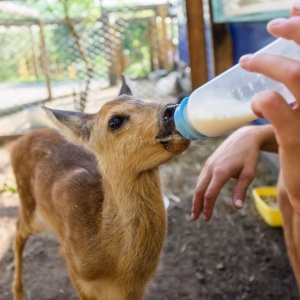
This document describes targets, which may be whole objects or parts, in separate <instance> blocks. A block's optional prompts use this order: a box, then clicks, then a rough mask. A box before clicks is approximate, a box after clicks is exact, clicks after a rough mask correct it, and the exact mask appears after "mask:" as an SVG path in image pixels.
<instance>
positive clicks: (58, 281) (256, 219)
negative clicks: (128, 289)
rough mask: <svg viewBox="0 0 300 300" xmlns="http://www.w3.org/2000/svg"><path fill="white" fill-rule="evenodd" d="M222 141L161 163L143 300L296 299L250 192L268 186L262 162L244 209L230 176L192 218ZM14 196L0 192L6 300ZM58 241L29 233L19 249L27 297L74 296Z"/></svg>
mask: <svg viewBox="0 0 300 300" xmlns="http://www.w3.org/2000/svg"><path fill="white" fill-rule="evenodd" d="M222 140H223V139H222V138H217V139H210V140H207V141H204V142H201V143H200V142H197V143H194V144H192V145H191V147H190V148H189V149H188V150H187V151H186V152H185V153H183V154H182V155H181V156H179V157H177V158H176V159H174V160H172V161H170V162H168V163H167V164H166V165H164V166H162V167H161V173H162V178H163V185H164V193H165V195H166V196H167V197H168V198H169V200H170V206H169V208H168V219H169V229H168V236H167V241H166V244H165V247H164V251H163V256H162V260H161V266H160V268H159V270H158V272H157V274H156V276H155V277H154V278H153V281H152V282H151V285H150V288H149V292H148V295H147V297H146V300H173V299H185V300H196V299H200V300H218V299H220V300H221V299H228V300H239V299H251V300H256V299H257V300H260V299H263V300H271V299H278V300H288V299H293V300H298V299H300V297H299V294H298V290H297V287H296V282H295V279H294V276H293V273H292V269H291V267H290V264H289V260H288V257H287V253H286V247H285V244H284V239H283V231H282V229H281V228H271V227H269V226H268V225H266V223H264V221H263V220H262V218H261V217H260V215H259V214H258V213H257V211H256V209H255V206H254V202H253V199H252V196H251V189H252V188H253V187H257V186H266V185H274V184H275V179H274V178H273V177H272V175H271V173H270V172H269V170H268V168H267V167H266V166H265V165H263V164H262V163H260V165H259V167H258V170H257V176H256V178H255V180H254V181H253V183H252V184H251V186H250V188H249V190H248V196H247V200H246V203H245V205H244V207H243V208H242V209H240V210H237V209H235V208H233V206H232V203H231V193H232V188H233V186H234V181H230V182H229V183H228V184H227V185H226V186H225V187H224V189H223V190H222V192H221V194H220V196H219V198H218V200H217V203H216V208H215V210H214V215H213V218H212V220H211V221H209V222H204V221H203V218H200V219H199V220H197V221H196V222H192V221H191V220H190V209H191V201H192V196H193V192H194V187H195V184H196V180H197V176H198V174H199V172H200V170H201V168H202V167H203V165H204V162H205V160H206V159H207V157H208V156H209V155H210V154H211V153H212V152H213V150H214V149H215V148H216V147H217V146H218V145H219V144H220V143H221V142H222ZM0 158H1V161H0V172H1V174H0V180H1V181H0V187H1V186H2V185H3V184H4V183H7V184H8V185H13V184H14V179H13V176H12V174H11V168H10V165H9V162H8V155H7V152H6V151H5V149H4V148H1V149H0ZM18 205H19V202H18V197H17V194H12V193H11V192H10V191H6V192H2V193H0V299H1V300H10V299H12V295H11V282H12V277H13V271H14V267H13V252H12V249H11V248H12V238H13V235H14V230H15V220H16V214H17V212H18ZM57 249H58V244H57V242H56V240H55V238H54V237H53V236H51V235H50V234H48V233H47V234H40V235H35V236H32V237H31V238H30V239H29V241H28V243H27V244H26V248H25V252H24V270H23V274H24V284H25V294H26V299H27V300H73V299H78V297H77V295H76V292H75V290H74V289H73V287H72V285H71V284H70V281H69V279H68V275H67V273H66V268H65V265H64V262H63V260H62V259H61V258H60V256H59V254H58V251H57Z"/></svg>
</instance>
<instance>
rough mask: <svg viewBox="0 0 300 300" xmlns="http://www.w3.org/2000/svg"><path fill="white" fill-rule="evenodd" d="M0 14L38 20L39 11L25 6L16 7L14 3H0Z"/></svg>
mask: <svg viewBox="0 0 300 300" xmlns="http://www.w3.org/2000/svg"><path fill="white" fill-rule="evenodd" d="M0 13H3V14H8V15H17V16H22V17H25V18H30V19H38V18H39V11H38V10H37V9H33V8H29V7H26V6H20V5H16V4H14V3H8V2H2V3H1V2H0Z"/></svg>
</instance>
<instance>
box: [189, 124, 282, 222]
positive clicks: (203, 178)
mask: <svg viewBox="0 0 300 300" xmlns="http://www.w3.org/2000/svg"><path fill="white" fill-rule="evenodd" d="M274 144H276V142H275V140H274V133H273V129H272V126H270V125H265V126H246V127H242V128H240V129H238V130H236V131H235V132H234V133H233V134H232V135H230V136H229V137H228V138H227V139H226V140H225V141H224V142H223V143H222V144H221V146H219V147H218V148H217V149H216V151H215V152H214V153H213V154H212V155H211V156H210V157H209V158H208V160H207V161H206V163H205V165H204V168H203V169H202V171H201V173H200V175H199V178H198V182H197V185H196V189H195V193H194V198H193V207H192V219H193V220H196V219H197V218H198V217H199V215H200V213H202V212H203V215H204V219H205V221H208V220H209V219H210V218H211V216H212V211H213V208H214V204H215V201H216V199H217V197H218V195H219V193H220V191H221V189H222V188H223V186H224V185H225V184H226V183H227V182H228V181H229V180H230V179H231V178H234V179H237V181H236V184H235V186H234V189H233V195H232V201H233V204H234V206H235V207H236V208H241V207H242V205H243V202H244V200H245V196H246V192H247V189H248V187H249V184H250V183H251V181H252V180H253V178H254V176H255V171H256V166H257V163H258V157H259V150H260V149H262V148H265V150H270V151H276V149H277V147H276V146H277V145H274Z"/></svg>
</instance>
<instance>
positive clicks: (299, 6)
mask: <svg viewBox="0 0 300 300" xmlns="http://www.w3.org/2000/svg"><path fill="white" fill-rule="evenodd" d="M290 12H291V15H292V16H299V15H300V2H297V3H294V5H293V6H292V7H291V10H290Z"/></svg>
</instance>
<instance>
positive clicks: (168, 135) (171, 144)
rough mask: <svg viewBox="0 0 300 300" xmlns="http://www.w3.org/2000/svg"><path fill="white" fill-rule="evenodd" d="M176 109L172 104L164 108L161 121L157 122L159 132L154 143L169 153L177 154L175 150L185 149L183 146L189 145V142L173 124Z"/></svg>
mask: <svg viewBox="0 0 300 300" xmlns="http://www.w3.org/2000/svg"><path fill="white" fill-rule="evenodd" d="M176 107H177V105H173V104H169V105H167V106H165V108H164V110H163V113H162V119H161V121H160V122H159V126H160V130H159V133H158V135H157V136H156V141H157V142H158V143H161V144H162V145H163V146H164V148H165V149H167V150H168V151H171V152H177V151H178V150H177V148H181V147H185V145H187V144H189V141H188V140H187V139H186V138H184V137H183V136H182V135H181V134H180V133H179V132H178V131H177V130H176V127H175V122H174V112H175V109H176Z"/></svg>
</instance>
